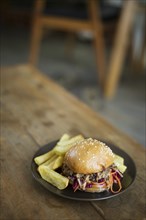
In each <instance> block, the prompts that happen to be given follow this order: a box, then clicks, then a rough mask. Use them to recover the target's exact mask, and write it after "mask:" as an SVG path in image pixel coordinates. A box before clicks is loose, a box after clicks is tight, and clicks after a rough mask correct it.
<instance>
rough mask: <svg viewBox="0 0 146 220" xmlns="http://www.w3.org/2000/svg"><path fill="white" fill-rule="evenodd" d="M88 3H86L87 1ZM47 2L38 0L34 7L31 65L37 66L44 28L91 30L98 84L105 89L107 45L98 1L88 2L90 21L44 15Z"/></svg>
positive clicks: (72, 30) (76, 30) (73, 30)
mask: <svg viewBox="0 0 146 220" xmlns="http://www.w3.org/2000/svg"><path fill="white" fill-rule="evenodd" d="M85 2H86V1H85ZM45 3H46V1H45V0H36V1H35V7H34V20H33V25H32V26H33V28H32V29H33V30H32V36H31V49H30V63H31V64H33V65H35V64H36V62H37V59H38V53H39V48H40V42H41V39H42V35H43V29H44V28H54V29H60V30H66V31H70V32H72V33H73V32H74V33H76V32H79V31H82V30H89V31H92V32H93V36H94V40H93V47H94V48H95V54H96V63H97V69H98V71H97V72H98V82H99V85H100V86H101V88H102V87H103V82H104V75H105V67H106V62H105V44H104V38H103V26H102V22H101V19H100V15H99V7H98V4H97V1H96V0H87V12H88V19H82V18H80V19H74V18H70V17H68V18H66V17H62V16H61V17H60V16H57V15H49V14H47V15H46V14H44V13H43V11H44V8H45V6H46V5H45Z"/></svg>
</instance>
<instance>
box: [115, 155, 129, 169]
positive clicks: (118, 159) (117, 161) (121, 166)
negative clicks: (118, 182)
mask: <svg viewBox="0 0 146 220" xmlns="http://www.w3.org/2000/svg"><path fill="white" fill-rule="evenodd" d="M114 164H115V165H116V166H117V167H118V169H119V170H120V172H121V173H124V172H125V171H126V169H127V167H126V166H125V165H124V158H123V157H120V156H119V155H116V154H115V159H114Z"/></svg>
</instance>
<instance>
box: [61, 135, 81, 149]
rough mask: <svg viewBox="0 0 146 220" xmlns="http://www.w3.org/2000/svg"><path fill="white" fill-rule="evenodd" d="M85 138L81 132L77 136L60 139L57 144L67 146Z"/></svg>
mask: <svg viewBox="0 0 146 220" xmlns="http://www.w3.org/2000/svg"><path fill="white" fill-rule="evenodd" d="M83 139H84V137H83V136H82V135H81V134H79V135H77V136H75V137H72V138H70V139H69V140H64V141H58V143H57V146H58V145H59V146H66V145H68V144H72V143H75V142H76V141H80V140H83Z"/></svg>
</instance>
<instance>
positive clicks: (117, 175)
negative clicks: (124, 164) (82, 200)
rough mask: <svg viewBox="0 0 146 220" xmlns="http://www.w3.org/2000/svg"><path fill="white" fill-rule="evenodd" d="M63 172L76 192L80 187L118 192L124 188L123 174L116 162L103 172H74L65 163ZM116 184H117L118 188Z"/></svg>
mask: <svg viewBox="0 0 146 220" xmlns="http://www.w3.org/2000/svg"><path fill="white" fill-rule="evenodd" d="M62 172H63V175H65V176H67V177H68V179H69V182H70V184H71V185H72V187H73V190H74V192H75V191H76V190H78V189H79V190H82V191H90V192H94V191H97V192H102V191H105V190H107V191H109V190H110V191H112V192H113V193H118V192H119V191H120V190H121V189H122V186H121V178H122V177H123V175H122V173H121V172H120V171H119V170H118V168H117V167H116V166H115V165H114V164H112V165H111V166H110V167H108V168H106V169H103V171H101V172H98V173H92V174H81V173H74V172H73V171H71V170H70V168H69V167H68V166H67V165H66V164H63V166H62ZM114 185H116V190H115V189H114Z"/></svg>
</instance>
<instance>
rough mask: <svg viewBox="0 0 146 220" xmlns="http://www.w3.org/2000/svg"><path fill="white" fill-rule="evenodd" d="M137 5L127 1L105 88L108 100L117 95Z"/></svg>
mask: <svg viewBox="0 0 146 220" xmlns="http://www.w3.org/2000/svg"><path fill="white" fill-rule="evenodd" d="M135 4H136V1H133V0H129V1H125V5H124V8H123V12H122V14H121V18H120V22H119V25H118V30H117V35H116V38H115V43H114V48H113V51H112V54H111V60H110V62H109V68H108V72H107V77H106V82H105V88H104V95H105V97H106V98H108V99H110V98H112V97H113V95H114V94H115V91H116V88H117V84H118V81H119V78H120V73H121V69H122V64H123V61H124V58H125V55H126V50H127V46H128V40H129V34H130V31H131V28H132V23H133V20H134V15H135V8H136V6H135Z"/></svg>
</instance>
